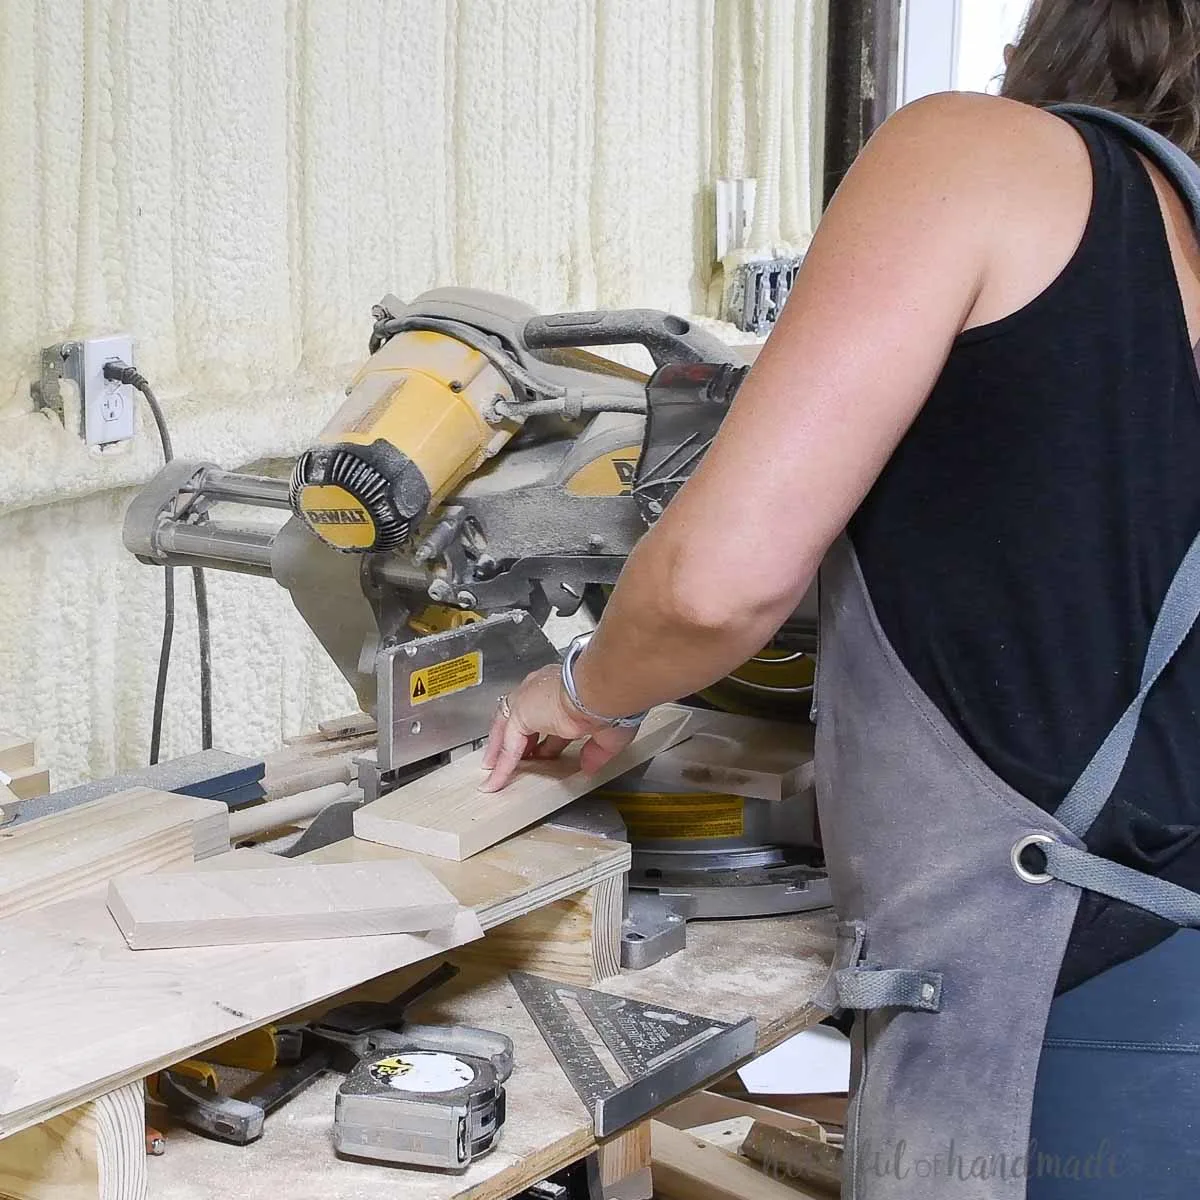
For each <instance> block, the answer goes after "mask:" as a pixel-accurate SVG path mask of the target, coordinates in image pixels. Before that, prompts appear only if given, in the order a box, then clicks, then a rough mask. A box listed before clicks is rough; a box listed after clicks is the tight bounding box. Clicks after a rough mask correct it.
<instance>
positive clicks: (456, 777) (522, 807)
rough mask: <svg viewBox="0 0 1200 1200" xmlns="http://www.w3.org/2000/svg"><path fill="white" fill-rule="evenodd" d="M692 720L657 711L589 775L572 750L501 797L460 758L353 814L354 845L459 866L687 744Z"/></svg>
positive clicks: (473, 759)
mask: <svg viewBox="0 0 1200 1200" xmlns="http://www.w3.org/2000/svg"><path fill="white" fill-rule="evenodd" d="M691 719H692V718H691V712H690V711H689V710H688V709H686V708H682V707H680V706H678V705H673V704H664V705H661V706H660V707H659V708H656V709H655V710H654V711H653V712H651V714H650V715H649V716H648V717H647V718H646V720H645V722H644V723H643V724H642V727H641V729H639V730H638V734H637V737H635V738H634V740H633V741H632V742H631V743H630V744H629V745H628V746H627V747H626V748H625V749H624V750H623V751H622V752H621V753H620V754H618V755H617V756H616V757H615V758H614V759H612V760H611V761H610V762H608V763H606V764H605V765H604V766H603V767H602V768H601V769H600V770H599V771H596V772H594V773H592V774H590V775H588V774H585V773H584V772H582V771H581V770H580V769H579V749H580V747H579V745H575V746H570V747H568V748H567V750H566V751H564V753H563V755H562V757H561V758H555V759H530V760H527V761H525V762H523V763H522V764H521V767H520V770H519V772H518V774H517V775H516V776H515V777H514V779H513V781H512V782H511V783H510V784H509V785H508V787H506V788H505V789H504V790H503V791H501V792H481V791H480V790H479V785H480V783H481V782H482V780H483V779H484V778H485V774H484V771H483V767H482V761H483V751H482V750H477V751H475V752H474V753H473V754H468V755H465V756H464V757H462V758H460V759H457V760H456V761H455V762H452V763H450V764H449V765H448V766H445V767H442V768H441V769H440V770H437V771H432V772H430V774H428V775H424V776H422V777H421V778H420V779H417V780H414V781H413V782H412V783H410V784H407V785H406V786H404V787H402V788H398V789H397V790H396V791H394V792H389V793H388V794H387V795H386V796H383V797H381V798H380V799H379V800H376V801H375V802H374V803H372V804H368V805H366V806H365V807H363V808H360V809H359V810H358V811H357V812H356V813H355V814H354V833H355V835H356V836H357V837H359V838H364V839H366V840H367V841H371V842H380V843H381V844H383V845H385V846H397V847H400V848H401V849H405V850H415V851H418V852H419V853H422V854H432V855H436V856H437V857H439V858H448V859H452V860H455V861H459V862H461V861H462V860H463V859H467V858H470V857H471V856H472V855H474V854H478V853H479V852H480V851H481V850H486V849H487V848H488V847H489V846H494V845H495V844H496V843H497V842H500V841H503V840H504V839H505V838H507V837H511V836H512V835H513V834H514V833H519V832H520V831H521V830H522V829H525V828H527V827H528V826H530V825H533V824H534V823H535V822H537V821H541V820H543V819H545V818H546V817H548V816H550V815H551V814H552V813H555V812H557V811H558V810H559V809H560V808H563V807H564V806H565V805H567V804H570V803H571V801H572V800H578V799H579V797H580V796H585V795H587V793H588V792H590V791H593V790H594V789H595V788H598V787H600V786H602V785H603V784H605V783H607V782H608V781H609V780H611V779H615V778H616V777H617V776H618V775H623V774H624V773H625V772H626V771H628V770H630V769H631V768H633V767H636V766H638V765H639V764H640V763H643V762H645V761H646V759H648V758H650V757H652V756H653V755H655V754H658V753H660V752H661V751H663V750H665V749H667V747H668V746H674V745H675V744H676V743H678V742H680V741H682V740H683V739H684V738H686V737H687V736H688V727H689V723H690V721H691Z"/></svg>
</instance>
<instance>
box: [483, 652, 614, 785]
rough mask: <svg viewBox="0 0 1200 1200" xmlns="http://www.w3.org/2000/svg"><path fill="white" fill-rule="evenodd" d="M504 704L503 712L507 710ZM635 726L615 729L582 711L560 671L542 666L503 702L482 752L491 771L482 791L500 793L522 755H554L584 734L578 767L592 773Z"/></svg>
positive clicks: (610, 756)
mask: <svg viewBox="0 0 1200 1200" xmlns="http://www.w3.org/2000/svg"><path fill="white" fill-rule="evenodd" d="M506 708H507V712H506ZM635 733H637V730H636V729H628V728H626V729H619V728H618V729H614V728H613V727H612V726H611V725H608V724H607V723H605V722H604V721H597V720H594V719H593V718H591V717H589V716H586V715H585V714H584V713H581V712H580V711H579V709H577V708H576V707H575V705H573V704H572V703H571V699H570V697H569V696H568V695H567V691H566V688H564V687H563V684H562V673H561V670H560V669H559V668H558V667H557V666H554V665H551V666H548V667H542V668H541V669H540V670H538V671H534V672H533V674H532V675H529V676H527V677H526V679H525V681H524V682H523V683H522V684H521V686H520V687H519V688H517V690H516V691H515V692H513V694H512V695H511V696H509V697H507V706H506V705H505V703H504V701H503V700H502V701H501V704H500V708H499V709H498V711H497V712H496V719H495V720H494V721H493V722H492V729H491V733H490V734H489V735H488V744H487V749H486V750H485V751H484V755H483V766H484V770H486V771H490V772H491V774H490V775H489V776H488V778H487V779H486V780H485V781H484V782H483V783H482V784H481V785H480V788H479V790H480V791H481V792H498V791H499V790H500V789H501V788H502V787H504V786H506V785H507V784H508V782H509V781H510V780H511V779H512V777H513V773H514V772H515V771H516V769H517V766H518V764H519V763H520V762H521V759H523V758H557V757H558V756H559V755H560V754H561V753H562V752H563V750H564V748H565V747H566V746H568V745H569V744H570V743H571V742H574V741H576V740H578V739H579V738H587V739H588V741H587V744H586V745H585V746H584V747H583V750H582V752H581V753H580V756H579V765H580V768H581V769H582V770H583V771H585V772H587V773H588V774H591V773H592V772H594V771H598V770H599V769H600V768H601V767H602V766H604V764H605V763H606V762H608V760H609V759H610V758H612V757H613V756H614V755H616V754H618V753H619V752H620V751H622V750H624V749H625V747H626V746H628V745H629V743H630V742H631V741H633V737H634V734H635Z"/></svg>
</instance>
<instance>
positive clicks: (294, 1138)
mask: <svg viewBox="0 0 1200 1200" xmlns="http://www.w3.org/2000/svg"><path fill="white" fill-rule="evenodd" d="M832 949H833V924H832V919H831V917H830V916H829V914H828V913H815V914H810V915H802V916H792V917H776V918H773V919H770V920H755V921H720V922H716V921H714V922H705V923H693V924H692V925H690V926H689V927H688V948H687V949H686V950H685V951H683V952H682V953H680V954H678V955H676V956H674V957H672V958H669V959H666V960H664V961H663V962H661V963H658V964H656V965H655V966H653V967H650V968H648V969H646V970H644V971H640V972H629V973H625V974H623V975H622V976H621V977H620V978H617V979H610V980H608V981H607V982H605V983H603V984H601V985H599V986H600V987H601V988H602V989H603V990H604V991H609V992H614V993H618V994H620V995H626V996H630V997H632V998H635V999H639V1000H647V1001H650V1002H655V1001H657V1002H659V1003H662V1004H668V1005H673V1006H675V1007H677V1008H682V1009H687V1010H690V1011H695V1012H702V1013H704V1014H706V1015H709V1016H713V1017H716V1018H718V1019H725V1020H728V1019H734V1018H737V1017H740V1016H743V1015H747V1014H748V1015H751V1016H753V1017H755V1018H756V1020H757V1021H758V1026H759V1048H760V1050H765V1049H767V1048H769V1047H771V1046H773V1045H775V1044H777V1043H778V1042H780V1041H782V1040H783V1039H784V1038H786V1037H788V1036H790V1035H791V1034H793V1033H796V1032H798V1031H799V1030H801V1029H803V1028H805V1027H806V1026H808V1025H809V1024H811V1023H812V1022H813V1021H814V1020H815V1019H816V1014H815V1012H814V1011H813V1009H812V1007H811V1000H812V997H813V996H814V995H815V993H816V992H817V990H818V989H819V987H820V985H821V983H822V982H823V980H824V978H825V976H826V973H827V971H828V969H829V962H830V958H831V955H832ZM424 969H428V964H426V966H425V968H424ZM390 986H391V990H393V991H394V990H396V987H395V984H394V983H393V984H391V985H390ZM380 990H381V991H382V992H387V990H388V987H386V986H385V987H383V988H381V989H380ZM414 1017H415V1018H417V1019H420V1020H439V1021H451V1022H462V1023H465V1024H470V1025H477V1026H481V1027H483V1028H491V1029H496V1030H499V1031H501V1032H503V1033H506V1034H508V1035H509V1036H510V1037H511V1038H512V1039H513V1042H514V1045H515V1048H516V1069H515V1070H514V1072H513V1075H512V1078H511V1080H510V1081H509V1084H508V1120H507V1124H506V1125H505V1128H504V1132H503V1133H502V1135H501V1138H500V1141H499V1144H498V1146H497V1148H496V1149H495V1150H493V1151H492V1153H491V1154H489V1155H487V1156H486V1157H484V1158H482V1159H480V1160H479V1161H478V1162H476V1163H474V1164H472V1166H471V1167H470V1168H469V1169H468V1170H467V1172H466V1173H465V1174H463V1175H450V1174H442V1173H437V1172H426V1171H417V1170H407V1169H399V1168H395V1167H388V1166H381V1165H375V1164H370V1163H360V1162H353V1161H350V1160H339V1159H338V1158H337V1157H336V1156H335V1154H334V1152H333V1149H332V1146H331V1142H330V1129H331V1125H332V1120H333V1100H334V1093H335V1092H336V1090H337V1087H338V1083H339V1077H337V1076H331V1077H329V1078H327V1079H325V1080H323V1081H321V1082H320V1083H318V1084H316V1085H315V1086H314V1087H312V1088H311V1089H310V1090H309V1091H308V1092H306V1093H305V1094H303V1095H302V1096H300V1097H298V1098H297V1099H296V1100H294V1101H293V1102H292V1103H291V1104H290V1105H289V1106H288V1107H287V1108H285V1109H283V1110H282V1111H280V1112H279V1113H277V1114H276V1115H275V1116H273V1117H271V1118H268V1121H267V1130H266V1133H265V1135H264V1136H263V1138H262V1139H261V1140H260V1141H259V1142H257V1143H256V1144H254V1145H252V1146H248V1147H243V1148H238V1147H232V1146H224V1145H220V1144H217V1143H214V1142H211V1141H207V1140H205V1139H203V1138H200V1137H197V1136H196V1135H194V1134H191V1133H189V1132H188V1131H186V1130H178V1131H170V1132H169V1134H168V1146H167V1152H166V1154H165V1155H163V1156H162V1157H161V1158H154V1159H151V1160H150V1164H149V1174H150V1178H149V1183H150V1189H149V1194H150V1200H218V1198H219V1200H263V1198H264V1197H278V1198H279V1200H367V1198H372V1200H373V1198H376V1197H381V1196H387V1197H389V1198H392V1200H418V1198H419V1200H452V1198H453V1200H505V1198H506V1197H509V1196H512V1195H514V1194H516V1193H517V1192H519V1191H521V1190H522V1189H523V1188H525V1187H528V1186H529V1185H530V1184H532V1183H536V1182H537V1181H538V1180H540V1179H543V1178H545V1177H546V1176H547V1175H549V1174H552V1173H553V1172H554V1171H556V1170H558V1169H560V1168H561V1167H563V1166H566V1165H567V1164H569V1163H571V1162H573V1161H575V1160H576V1159H578V1158H581V1157H583V1156H584V1155H586V1154H589V1153H590V1152H591V1151H592V1150H594V1149H595V1147H596V1143H595V1141H594V1139H593V1138H592V1134H591V1125H590V1121H589V1118H588V1115H587V1113H586V1111H585V1109H584V1106H583V1104H582V1103H581V1102H580V1100H579V1099H578V1097H577V1096H576V1094H575V1092H574V1090H573V1088H572V1087H571V1085H570V1083H569V1082H568V1081H567V1079H566V1077H565V1076H564V1075H563V1073H562V1071H561V1070H560V1069H559V1067H558V1064H557V1063H556V1061H555V1059H554V1057H553V1055H552V1054H551V1053H550V1050H549V1048H548V1047H547V1046H546V1043H545V1042H544V1041H543V1040H542V1037H541V1035H540V1034H539V1033H538V1031H537V1029H536V1028H535V1027H534V1025H533V1022H532V1021H531V1020H530V1018H529V1017H528V1015H527V1014H526V1012H525V1009H524V1007H523V1006H522V1004H521V1002H520V1000H519V999H518V998H517V996H516V993H515V992H514V991H513V989H512V987H511V985H509V983H508V982H507V978H506V977H505V976H504V975H503V974H502V973H497V972H494V971H487V970H486V969H479V970H474V969H472V970H470V971H466V972H464V974H463V975H462V976H460V977H459V979H457V980H455V981H454V983H453V984H451V985H449V986H448V987H447V988H445V989H443V990H442V991H441V992H439V993H437V994H436V995H435V996H434V997H432V998H431V1003H430V1004H429V1005H426V1006H425V1007H423V1008H421V1009H419V1010H417V1011H416V1012H415V1013H414Z"/></svg>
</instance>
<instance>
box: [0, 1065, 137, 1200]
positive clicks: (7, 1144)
mask: <svg viewBox="0 0 1200 1200" xmlns="http://www.w3.org/2000/svg"><path fill="white" fill-rule="evenodd" d="M0 1196H4V1197H6V1198H8V1200H144V1198H145V1196H146V1101H145V1094H144V1092H143V1084H142V1081H141V1080H140V1079H139V1080H136V1081H134V1082H133V1083H128V1084H126V1085H125V1086H124V1087H121V1088H118V1089H117V1090H116V1091H113V1092H109V1093H107V1094H106V1095H103V1096H99V1097H98V1098H97V1099H95V1100H91V1101H89V1102H88V1103H87V1104H83V1105H80V1107H78V1108H74V1109H71V1110H70V1111H69V1112H65V1113H61V1114H60V1115H59V1116H57V1117H53V1118H52V1119H50V1120H49V1121H44V1122H43V1123H42V1124H40V1125H35V1126H33V1127H32V1128H30V1129H26V1130H23V1131H22V1132H21V1133H17V1134H14V1135H13V1136H12V1137H10V1138H5V1139H4V1140H3V1141H0Z"/></svg>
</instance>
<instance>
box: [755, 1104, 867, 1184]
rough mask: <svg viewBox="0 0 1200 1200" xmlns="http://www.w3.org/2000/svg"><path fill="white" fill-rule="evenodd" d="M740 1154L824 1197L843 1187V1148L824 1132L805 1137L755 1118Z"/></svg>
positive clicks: (770, 1172)
mask: <svg viewBox="0 0 1200 1200" xmlns="http://www.w3.org/2000/svg"><path fill="white" fill-rule="evenodd" d="M742 1154H743V1156H744V1157H746V1158H748V1159H750V1161H751V1162H754V1163H757V1164H758V1165H759V1166H760V1167H762V1169H763V1170H764V1171H767V1172H768V1173H769V1174H771V1175H772V1176H774V1177H775V1178H776V1179H784V1180H787V1181H788V1182H789V1183H792V1182H796V1183H799V1184H800V1185H801V1186H803V1187H807V1188H811V1189H812V1190H813V1191H815V1192H820V1193H821V1194H822V1195H825V1196H837V1195H839V1194H840V1193H841V1186H842V1158H843V1155H842V1150H841V1148H840V1147H838V1146H831V1145H830V1144H829V1143H828V1142H826V1141H825V1140H824V1137H823V1135H820V1136H815V1137H814V1136H812V1135H809V1136H805V1135H804V1134H802V1133H795V1132H793V1131H791V1130H787V1129H777V1128H775V1126H773V1125H768V1124H767V1123H765V1122H763V1121H755V1122H754V1123H753V1124H752V1125H751V1126H750V1132H749V1133H748V1134H747V1135H746V1139H745V1141H744V1142H743V1143H742Z"/></svg>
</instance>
